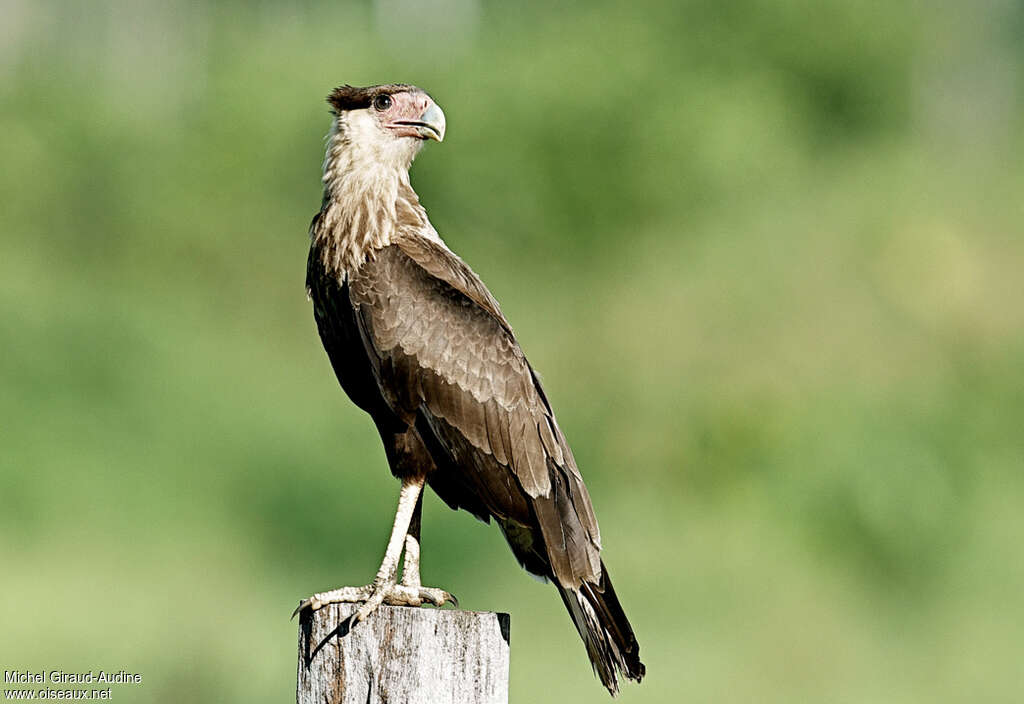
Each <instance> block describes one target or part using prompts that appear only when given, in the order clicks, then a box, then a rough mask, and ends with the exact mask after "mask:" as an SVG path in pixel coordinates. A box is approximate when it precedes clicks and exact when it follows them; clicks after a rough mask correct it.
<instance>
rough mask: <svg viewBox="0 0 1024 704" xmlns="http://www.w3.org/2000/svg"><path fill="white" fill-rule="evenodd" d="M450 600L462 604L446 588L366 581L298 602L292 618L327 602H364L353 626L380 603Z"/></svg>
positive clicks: (415, 603) (392, 604)
mask: <svg viewBox="0 0 1024 704" xmlns="http://www.w3.org/2000/svg"><path fill="white" fill-rule="evenodd" d="M448 602H451V603H452V605H453V606H456V607H457V606H458V605H459V600H458V599H456V598H455V597H454V596H453V595H452V594H449V593H448V592H446V591H445V590H443V589H437V588H435V587H423V586H418V585H416V586H411V585H406V584H395V583H394V582H385V583H383V584H367V585H366V586H365V587H341V588H340V589H332V590H331V591H329V592H321V593H319V594H314V595H313V596H311V597H309V598H308V599H303V600H302V601H301V602H300V603H299V605H298V607H297V608H296V609H295V611H293V612H292V618H295V614H297V613H299V612H300V611H303V610H305V609H309V610H310V611H316V610H317V609H321V608H323V607H324V606H327V605H328V604H356V603H362V604H363V605H362V606H361V607H359V609H358V610H357V611H356V612H355V613H353V614H352V616H350V617H349V620H350V621H351V623H350V626H354V625H356V624H357V623H359V622H360V621H363V620H365V619H366V618H367V617H368V616H369V615H370V614H372V613H373V612H374V611H376V610H377V607H378V606H380V605H381V604H388V605H390V606H422V605H423V604H433V605H434V606H444V605H445V604H446V603H448Z"/></svg>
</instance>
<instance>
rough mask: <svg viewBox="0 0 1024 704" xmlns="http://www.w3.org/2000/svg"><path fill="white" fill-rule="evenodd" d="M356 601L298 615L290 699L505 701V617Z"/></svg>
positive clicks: (303, 702) (314, 703)
mask: <svg viewBox="0 0 1024 704" xmlns="http://www.w3.org/2000/svg"><path fill="white" fill-rule="evenodd" d="M358 606H359V605H358V604H331V605H329V606H325V607H324V608H322V609H320V610H319V611H315V612H312V613H310V612H309V611H304V612H303V613H302V615H301V618H300V620H299V667H298V684H297V686H296V688H295V700H296V702H297V704H370V703H373V704H385V703H390V704H406V703H407V702H409V703H412V702H423V703H424V704H427V703H429V704H507V702H508V659H509V652H508V649H509V616H508V614H495V613H489V612H480V611H458V610H449V609H424V608H410V607H404V606H381V607H380V608H379V609H378V610H377V611H376V612H375V613H373V614H372V615H371V616H370V617H369V618H368V619H367V620H366V621H363V622H362V623H360V624H359V625H358V626H356V627H355V628H353V629H352V630H351V631H350V632H344V625H343V624H344V623H345V619H346V618H348V616H349V615H350V614H351V613H352V612H353V611H354V610H355V609H356V608H357V607H358Z"/></svg>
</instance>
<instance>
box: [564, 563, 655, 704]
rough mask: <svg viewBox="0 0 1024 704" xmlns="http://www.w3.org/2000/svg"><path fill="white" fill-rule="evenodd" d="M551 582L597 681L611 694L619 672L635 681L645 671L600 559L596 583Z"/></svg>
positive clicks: (617, 684)
mask: <svg viewBox="0 0 1024 704" xmlns="http://www.w3.org/2000/svg"><path fill="white" fill-rule="evenodd" d="M555 586H557V587H558V592H559V594H560V595H561V597H562V601H563V602H565V607H566V609H568V610H569V615H570V616H571V617H572V621H573V623H574V624H575V625H576V630H577V631H579V634H580V637H582V638H583V643H584V644H585V645H586V647H587V655H589V656H590V663H591V665H593V667H594V672H595V673H596V674H597V676H598V677H599V678H601V683H602V684H604V686H605V687H607V688H608V691H609V692H610V693H611V694H612V695H613V696H614V695H615V694H617V693H618V691H619V676H620V675H621V676H625V677H627V678H628V679H631V680H636V681H637V682H639V681H640V680H641V679H642V678H643V676H644V673H645V671H646V670H645V668H644V664H643V663H642V662H640V646H639V644H638V643H637V642H636V636H635V635H633V628H632V626H630V625H629V620H628V619H627V618H626V614H625V613H624V612H623V610H622V605H621V604H619V598H618V597H617V596H616V595H615V589H613V588H612V580H611V577H609V576H608V570H607V569H606V568H605V566H604V563H603V562H602V563H601V581H600V583H598V584H594V583H592V582H583V583H582V584H581V585H580V586H579V588H571V587H563V586H561V585H559V584H558V583H557V581H556V583H555Z"/></svg>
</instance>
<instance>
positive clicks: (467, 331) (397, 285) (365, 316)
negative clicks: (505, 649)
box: [349, 237, 601, 586]
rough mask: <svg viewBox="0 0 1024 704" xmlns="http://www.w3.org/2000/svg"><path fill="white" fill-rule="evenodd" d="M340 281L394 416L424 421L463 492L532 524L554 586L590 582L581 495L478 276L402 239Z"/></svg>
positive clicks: (593, 555) (429, 247)
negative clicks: (453, 465) (454, 466)
mask: <svg viewBox="0 0 1024 704" xmlns="http://www.w3.org/2000/svg"><path fill="white" fill-rule="evenodd" d="M349 287H350V295H351V300H352V303H353V305H354V306H355V307H356V308H357V310H358V315H357V316H356V318H357V320H358V321H359V323H360V326H361V329H362V338H363V341H364V344H365V345H366V346H367V351H368V352H369V357H370V359H371V362H372V364H373V365H374V369H375V376H376V378H377V381H378V384H379V385H380V389H381V392H382V394H383V396H384V397H385V399H386V400H387V402H388V404H389V405H390V406H391V407H392V410H393V411H394V412H395V413H396V415H398V416H399V417H402V418H407V419H410V421H409V422H410V423H412V422H414V421H413V420H412V419H415V418H419V417H422V418H423V419H424V425H425V426H426V427H427V428H429V429H430V432H431V433H432V435H433V436H434V441H435V442H436V443H437V444H438V445H439V446H440V449H441V451H442V452H443V453H444V454H445V455H446V456H448V457H450V458H451V460H452V461H454V462H455V463H456V464H457V466H458V469H459V471H460V472H461V473H462V476H461V477H460V479H459V481H460V482H461V484H462V486H463V488H464V489H466V490H469V491H471V492H473V493H474V494H475V495H476V496H477V497H478V498H479V499H480V500H481V501H483V503H484V504H485V505H486V506H487V508H488V510H489V511H490V512H491V513H492V515H495V516H498V517H500V518H502V519H505V518H508V517H509V516H518V517H519V518H518V519H517V520H523V521H527V522H529V523H531V524H533V525H534V526H535V528H539V530H540V533H541V535H542V536H543V540H544V543H545V546H546V552H547V558H548V561H549V563H550V565H551V569H552V573H553V576H555V577H556V578H557V579H558V581H559V582H560V583H562V584H563V585H565V586H578V585H579V584H581V583H582V582H583V581H596V580H598V579H600V574H601V567H600V558H599V551H600V535H599V532H598V528H597V521H596V519H595V518H594V512H593V508H592V506H591V503H590V497H589V495H588V494H587V491H586V488H585V487H584V486H583V482H582V478H581V477H580V474H579V470H578V469H577V467H576V462H575V460H574V459H573V456H572V452H571V451H570V449H569V446H568V444H567V443H566V441H565V438H564V436H563V435H562V433H561V431H560V429H559V428H558V424H557V422H556V421H555V418H554V414H553V413H552V411H551V408H550V406H549V405H548V402H547V398H546V397H545V396H544V392H543V390H542V388H541V386H540V383H539V381H538V380H537V378H536V376H535V374H534V373H533V370H532V369H531V368H530V365H529V363H528V362H527V360H526V357H525V356H524V355H523V352H522V350H521V349H520V348H519V345H518V343H517V342H516V340H515V337H514V335H513V333H512V330H511V327H510V326H509V324H508V322H507V321H506V320H505V317H504V315H503V314H502V313H501V309H500V308H499V307H498V304H497V302H496V301H495V300H494V298H493V297H492V296H491V294H490V292H488V291H487V289H486V287H485V286H484V285H483V283H482V282H481V281H480V279H479V278H477V276H476V275H475V274H474V273H473V272H472V271H471V270H470V269H469V267H467V266H466V265H465V264H464V263H463V262H462V260H460V259H459V258H458V257H456V256H455V255H454V254H452V253H451V252H450V251H448V250H447V249H446V248H444V247H443V246H442V245H440V244H437V243H435V242H433V241H430V240H426V239H424V238H419V237H404V238H402V239H399V240H397V241H396V242H395V243H393V244H392V245H390V246H388V247H385V248H383V249H381V250H378V251H377V252H376V253H375V254H374V256H373V257H372V258H371V259H370V260H368V261H367V262H366V263H365V264H364V265H363V266H362V267H360V269H359V270H357V271H356V272H355V273H353V274H351V275H350V278H349ZM428 444H429V443H428ZM524 500H525V501H526V502H527V504H526V505H528V506H529V509H530V513H529V514H528V515H526V516H524V515H523V512H522V507H523V506H524V504H523V501H524ZM529 516H532V518H530V517H529Z"/></svg>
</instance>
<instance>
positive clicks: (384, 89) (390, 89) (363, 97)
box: [327, 83, 418, 112]
mask: <svg viewBox="0 0 1024 704" xmlns="http://www.w3.org/2000/svg"><path fill="white" fill-rule="evenodd" d="M403 90H418V89H417V88H416V86H410V85H406V84H405V83H388V84H387V85H382V86H367V87H365V88H357V87H356V86H350V85H348V84H347V83H346V84H345V85H343V86H338V87H337V88H335V89H334V90H333V91H331V94H330V95H328V96H327V102H328V103H329V104H330V106H331V107H332V108H333V109H334V111H335V112H341V111H342V110H360V109H362V108H368V107H370V105H371V104H372V103H373V99H374V98H376V97H377V96H378V95H391V94H392V93H399V92H401V91H403Z"/></svg>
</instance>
